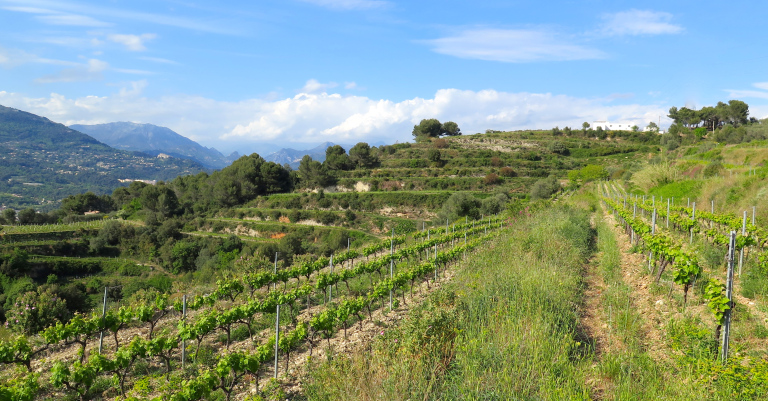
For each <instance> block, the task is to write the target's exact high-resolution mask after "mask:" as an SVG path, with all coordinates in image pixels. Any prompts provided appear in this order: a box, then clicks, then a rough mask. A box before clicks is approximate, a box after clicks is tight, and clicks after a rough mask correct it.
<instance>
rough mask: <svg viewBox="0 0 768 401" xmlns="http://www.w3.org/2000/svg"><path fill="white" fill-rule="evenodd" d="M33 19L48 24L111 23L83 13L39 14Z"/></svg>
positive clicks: (103, 24)
mask: <svg viewBox="0 0 768 401" xmlns="http://www.w3.org/2000/svg"><path fill="white" fill-rule="evenodd" d="M35 19H37V20H38V21H40V22H42V23H45V24H49V25H67V26H86V27H95V28H99V27H107V26H112V24H110V23H108V22H104V21H99V20H97V19H95V18H91V17H88V16H85V15H75V14H53V15H39V16H37V17H35Z"/></svg>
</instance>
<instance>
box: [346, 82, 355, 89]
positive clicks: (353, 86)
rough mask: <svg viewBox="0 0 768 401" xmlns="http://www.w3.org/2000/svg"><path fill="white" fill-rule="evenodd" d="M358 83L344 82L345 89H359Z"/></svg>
mask: <svg viewBox="0 0 768 401" xmlns="http://www.w3.org/2000/svg"><path fill="white" fill-rule="evenodd" d="M357 88H358V86H357V83H355V82H344V89H357Z"/></svg>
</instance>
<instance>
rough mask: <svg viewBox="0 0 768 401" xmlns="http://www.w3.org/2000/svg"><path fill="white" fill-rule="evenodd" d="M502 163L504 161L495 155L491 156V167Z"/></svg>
mask: <svg viewBox="0 0 768 401" xmlns="http://www.w3.org/2000/svg"><path fill="white" fill-rule="evenodd" d="M503 164H504V162H503V161H502V160H501V159H500V158H498V157H496V156H493V157H491V166H493V167H501V166H502V165H503Z"/></svg>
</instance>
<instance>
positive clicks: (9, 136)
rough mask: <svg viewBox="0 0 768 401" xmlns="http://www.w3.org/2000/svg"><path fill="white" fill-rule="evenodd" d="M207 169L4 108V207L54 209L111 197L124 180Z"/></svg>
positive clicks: (0, 195)
mask: <svg viewBox="0 0 768 401" xmlns="http://www.w3.org/2000/svg"><path fill="white" fill-rule="evenodd" d="M205 170H207V169H206V168H205V167H204V166H203V165H201V164H200V163H197V162H195V161H192V160H188V159H179V158H174V157H152V156H150V155H148V154H145V153H140V152H127V151H123V150H117V149H113V148H111V147H109V146H107V145H105V144H103V143H101V142H99V141H97V140H96V139H94V138H93V137H90V136H88V135H86V134H83V133H81V132H78V131H75V130H73V129H71V128H68V127H66V126H64V125H62V124H58V123H55V122H53V121H50V120H48V119H47V118H44V117H40V116H37V115H34V114H31V113H27V112H24V111H21V110H16V109H13V108H9V107H4V106H0V206H3V205H5V206H6V207H14V208H17V209H18V208H23V207H28V206H36V207H40V206H43V208H53V207H55V206H56V205H57V203H58V201H60V200H61V199H62V198H64V197H66V196H68V195H73V194H77V193H82V192H86V191H93V192H96V193H109V192H111V191H112V190H114V189H115V188H117V187H119V186H121V185H125V184H124V183H123V182H121V181H120V180H135V179H142V180H170V179H173V178H175V177H177V176H179V175H186V174H196V173H198V172H200V171H205Z"/></svg>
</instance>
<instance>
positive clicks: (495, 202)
mask: <svg viewBox="0 0 768 401" xmlns="http://www.w3.org/2000/svg"><path fill="white" fill-rule="evenodd" d="M509 201H510V199H509V195H508V194H507V193H506V192H505V191H503V190H496V191H495V192H494V193H493V195H492V196H490V197H488V198H485V199H482V200H481V199H478V198H476V197H474V196H473V195H472V194H469V193H466V192H456V193H454V194H452V195H451V197H450V198H448V200H447V201H446V202H445V204H443V208H442V209H441V210H440V212H438V214H437V222H438V223H440V222H442V223H445V221H446V219H447V220H450V221H455V220H457V219H460V218H462V217H465V216H466V217H468V218H470V219H475V220H476V219H479V218H480V217H481V216H482V215H485V216H489V215H492V214H496V213H499V212H501V211H503V210H505V209H506V207H507V204H508V203H509Z"/></svg>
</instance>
